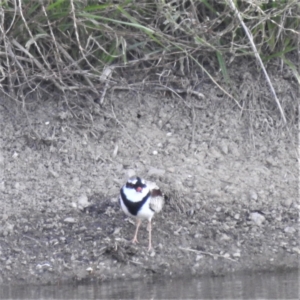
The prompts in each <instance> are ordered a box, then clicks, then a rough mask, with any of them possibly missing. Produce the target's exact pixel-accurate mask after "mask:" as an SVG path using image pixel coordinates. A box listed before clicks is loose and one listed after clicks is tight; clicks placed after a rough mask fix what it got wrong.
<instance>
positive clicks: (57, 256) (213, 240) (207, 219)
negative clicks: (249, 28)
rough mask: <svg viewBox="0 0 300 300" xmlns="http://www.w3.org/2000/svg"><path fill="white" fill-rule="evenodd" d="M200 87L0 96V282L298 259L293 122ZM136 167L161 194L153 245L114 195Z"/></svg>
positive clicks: (265, 265) (179, 271)
mask: <svg viewBox="0 0 300 300" xmlns="http://www.w3.org/2000/svg"><path fill="white" fill-rule="evenodd" d="M284 82H285V81H284ZM285 84H287V85H288V83H286V82H285ZM287 88H291V87H287ZM283 90H284V89H283ZM202 92H203V95H204V98H202V99H200V98H199V99H198V98H196V97H193V96H187V97H186V98H185V99H178V98H177V99H176V98H173V97H170V96H169V95H163V94H152V95H150V94H146V93H145V94H143V95H142V94H141V93H136V92H134V91H128V92H122V93H114V94H111V95H109V96H107V98H106V101H105V103H104V104H103V106H99V105H98V104H97V103H90V104H85V107H83V108H81V107H79V106H76V105H75V104H74V105H73V104H72V105H73V107H71V108H70V106H72V105H71V104H70V103H72V102H71V101H70V103H69V107H67V105H66V103H63V102H62V101H56V100H55V99H52V100H47V101H45V102H44V103H42V101H41V100H39V101H38V100H32V101H31V102H29V103H27V105H26V113H25V112H24V108H22V106H21V105H16V104H15V103H13V101H11V100H7V99H5V98H4V97H2V98H1V105H0V113H1V118H0V126H1V136H0V145H1V148H0V149H1V152H0V165H1V170H2V171H1V177H0V193H1V207H2V209H1V210H0V283H22V282H23V283H56V282H62V281H70V280H79V281H81V280H82V281H85V280H87V281H89V280H99V281H101V280H111V279H116V278H126V279H131V278H143V277H152V276H166V277H170V276H171V277H172V276H181V275H195V276H197V275H202V274H215V275H222V274H225V273H228V272H234V271H244V270H248V271H256V270H274V269H278V268H282V269H287V268H296V267H297V266H298V255H299V252H300V247H299V238H298V237H299V235H298V234H299V230H298V216H299V209H300V206H299V202H298V166H297V165H298V158H297V153H296V129H293V126H291V125H290V126H289V127H288V129H287V128H284V127H282V126H281V124H280V122H279V121H275V120H272V119H270V118H268V117H265V116H264V115H263V114H262V115H261V117H259V116H257V112H253V116H255V117H253V119H252V118H251V114H248V117H245V114H244V113H242V112H241V111H240V110H239V109H237V108H235V107H234V102H233V103H230V100H226V101H225V100H224V98H223V97H221V96H220V95H219V92H218V91H217V90H216V89H214V88H213V87H212V85H207V86H205V85H204V87H203V91H202ZM265 93H266V94H267V93H268V91H267V90H266V92H265ZM54 98H55V97H54ZM224 102H226V103H224ZM74 103H76V101H75V102H74ZM249 116H250V117H249ZM133 174H137V175H140V176H142V177H144V178H146V179H148V180H153V181H155V182H156V183H157V184H158V185H159V186H160V188H161V189H162V190H163V192H164V193H165V195H166V204H165V207H164V209H163V211H162V213H160V214H158V215H156V216H155V218H154V220H153V245H154V250H153V251H152V252H150V253H148V252H147V238H148V233H147V231H146V223H144V224H143V225H142V226H141V230H140V235H139V240H140V244H138V245H132V244H131V243H130V239H131V238H132V237H133V233H134V228H135V227H134V222H133V221H132V220H130V219H129V218H128V217H126V216H125V215H124V213H123V212H122V211H121V210H120V207H119V204H118V193H119V189H120V187H121V186H122V185H123V184H124V182H125V181H126V179H127V178H128V176H130V175H133Z"/></svg>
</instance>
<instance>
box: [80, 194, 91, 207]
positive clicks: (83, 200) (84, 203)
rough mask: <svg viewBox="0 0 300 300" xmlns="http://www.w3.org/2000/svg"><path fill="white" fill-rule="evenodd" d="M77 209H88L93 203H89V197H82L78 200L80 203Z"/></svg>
mask: <svg viewBox="0 0 300 300" xmlns="http://www.w3.org/2000/svg"><path fill="white" fill-rule="evenodd" d="M77 203H78V204H77V207H78V209H80V210H84V209H85V208H86V207H88V206H90V205H91V203H90V202H89V201H88V197H87V195H85V194H84V195H81V196H80V197H79V199H78V202H77Z"/></svg>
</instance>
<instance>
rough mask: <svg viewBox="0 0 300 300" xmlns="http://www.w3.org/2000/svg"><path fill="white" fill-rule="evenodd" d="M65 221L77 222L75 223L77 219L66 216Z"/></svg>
mask: <svg viewBox="0 0 300 300" xmlns="http://www.w3.org/2000/svg"><path fill="white" fill-rule="evenodd" d="M64 222H65V223H69V224H75V223H77V221H76V219H75V218H72V217H68V218H65V219H64Z"/></svg>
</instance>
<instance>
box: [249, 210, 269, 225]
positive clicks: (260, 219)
mask: <svg viewBox="0 0 300 300" xmlns="http://www.w3.org/2000/svg"><path fill="white" fill-rule="evenodd" d="M250 220H251V221H252V222H253V223H255V224H256V225H257V226H261V225H262V224H263V223H264V222H265V220H266V218H265V216H264V215H263V214H261V213H259V212H252V213H250Z"/></svg>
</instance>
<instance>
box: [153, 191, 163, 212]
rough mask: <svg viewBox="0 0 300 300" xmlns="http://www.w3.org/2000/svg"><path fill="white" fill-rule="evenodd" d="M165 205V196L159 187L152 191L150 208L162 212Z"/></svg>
mask: <svg viewBox="0 0 300 300" xmlns="http://www.w3.org/2000/svg"><path fill="white" fill-rule="evenodd" d="M163 206H164V196H163V194H162V192H161V191H160V190H159V189H153V190H152V191H151V199H150V208H151V209H152V210H153V211H155V212H156V213H158V212H160V211H161V210H162V208H163Z"/></svg>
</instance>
